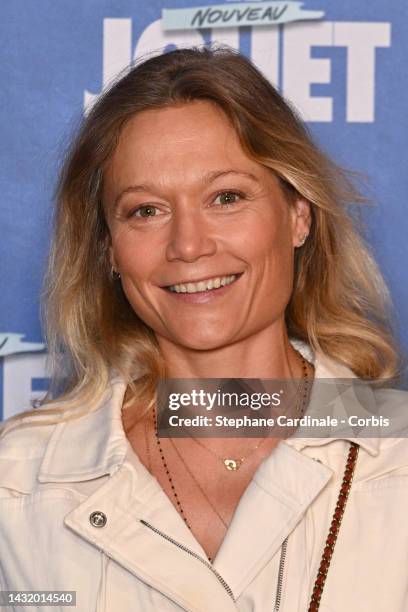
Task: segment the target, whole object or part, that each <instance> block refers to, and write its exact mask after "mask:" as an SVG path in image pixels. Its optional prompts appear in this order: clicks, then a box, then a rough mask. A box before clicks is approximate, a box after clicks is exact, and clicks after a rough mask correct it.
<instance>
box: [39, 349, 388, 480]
mask: <svg viewBox="0 0 408 612" xmlns="http://www.w3.org/2000/svg"><path fill="white" fill-rule="evenodd" d="M291 343H292V345H293V346H294V347H295V348H296V349H298V350H299V351H300V352H301V353H302V354H303V356H304V357H305V358H306V359H308V360H310V361H312V362H314V366H315V378H316V379H319V378H333V379H335V378H343V379H344V378H356V376H355V374H353V372H352V371H351V370H349V369H348V368H346V367H344V366H342V365H340V364H338V363H336V362H334V361H332V360H331V359H329V358H327V357H326V356H324V355H322V354H320V353H316V354H313V352H312V351H311V349H310V347H309V346H308V345H307V344H305V343H304V342H301V341H299V340H294V339H292V340H291ZM125 391H126V383H125V382H124V381H123V380H122V379H121V378H115V379H113V380H112V381H111V384H110V386H109V388H108V389H107V391H106V393H105V396H104V398H103V400H102V401H101V404H100V405H99V406H98V407H97V409H95V410H94V411H92V412H90V413H88V414H86V415H85V416H82V417H80V418H78V419H72V420H70V421H65V422H62V423H58V424H57V425H56V426H55V428H54V431H53V433H52V434H51V437H50V439H49V442H48V444H47V448H46V451H45V454H44V458H43V460H42V463H41V466H40V470H39V473H38V480H39V481H40V482H79V481H86V480H91V479H94V478H98V477H101V476H104V475H107V474H110V475H112V474H114V473H115V472H116V471H117V470H118V469H119V468H120V466H121V465H122V464H123V462H124V460H125V457H126V455H127V453H128V452H129V442H128V440H127V438H126V435H125V432H124V429H123V424H122V403H123V399H124V395H125ZM367 392H368V393H369V394H373V392H372V390H371V388H370V387H369V386H368V385H367ZM313 401H314V400H313V391H312V397H311V402H310V404H311V405H312V404H313ZM346 401H347V408H348V413H349V414H350V408H349V406H350V402H353V401H356V402H358V399H357V398H356V397H355V395H354V392H353V387H352V386H351V387H350V388H349V392H348V396H347V398H345V397H341V396H340V397H339V398H338V406H337V408H338V409H340V410H342V409H343V411H344V412H345V402H346ZM374 401H375V399H374V395H373V396H372V402H374ZM359 409H360V412H361V405H359ZM380 435H381V434H380V433H379V436H378V437H376V438H358V440H357V439H356V438H355V437H351V436H349V435H348V434H347V432H345V434H344V435H342V436H338V437H335V436H333V437H327V438H326V437H325V438H301V437H294V436H292V437H291V438H288V439H287V440H286V441H285V442H286V444H289V445H290V446H292V447H293V448H294V449H295V450H298V451H302V450H303V449H304V448H306V447H308V446H313V447H315V446H322V445H324V444H329V443H332V442H334V441H335V440H339V439H341V440H349V441H354V442H358V444H360V446H361V448H363V449H364V450H366V451H367V452H368V453H369V454H370V455H373V456H376V455H378V453H379V443H380V439H379V437H380Z"/></svg>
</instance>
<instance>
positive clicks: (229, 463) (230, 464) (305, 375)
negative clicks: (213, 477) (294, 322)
mask: <svg viewBox="0 0 408 612" xmlns="http://www.w3.org/2000/svg"><path fill="white" fill-rule="evenodd" d="M296 352H297V353H298V355H299V357H300V360H301V363H302V382H301V383H299V386H298V389H297V391H296V396H295V397H297V396H298V395H299V394H300V392H301V390H302V389H303V397H302V402H301V405H302V407H301V409H300V416H301V417H302V416H303V414H304V412H305V409H306V404H307V399H308V395H309V393H308V392H309V385H308V383H309V372H308V368H307V362H306V359H305V358H304V357H303V355H302V354H301V353H299V351H296ZM310 365H312V364H310ZM312 368H313V365H312ZM296 405H297V402H296ZM191 439H192V440H193V442H195V443H196V444H198V446H201V448H204V449H205V450H206V451H207V452H208V453H211V454H212V455H214V457H216V458H217V459H218V460H219V461H221V463H222V464H223V465H224V467H225V468H226V469H227V470H228V471H230V472H236V471H237V470H239V468H240V467H241V465H242V464H243V462H244V461H245V459H247V458H248V457H250V456H251V455H253V453H254V452H255V451H256V450H257V449H258V448H259V447H260V446H261V445H262V444H263V443H264V442H265V441H266V440H267V438H263V440H261V442H258V444H257V445H256V446H254V447H253V448H251V449H250V450H249V451H248V452H247V453H246V454H245V455H243V456H241V457H239V458H237V457H235V458H232V457H223V456H221V455H219V454H218V453H216V452H215V451H214V450H212V449H211V448H208V446H206V445H205V444H204V443H203V442H201V441H200V440H197V438H194V437H193V438H191Z"/></svg>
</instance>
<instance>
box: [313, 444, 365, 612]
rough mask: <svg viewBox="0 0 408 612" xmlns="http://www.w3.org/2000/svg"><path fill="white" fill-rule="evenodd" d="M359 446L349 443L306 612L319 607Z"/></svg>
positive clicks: (315, 610) (315, 611)
mask: <svg viewBox="0 0 408 612" xmlns="http://www.w3.org/2000/svg"><path fill="white" fill-rule="evenodd" d="M359 448H360V447H359V445H358V444H356V443H355V442H351V444H350V450H349V454H348V457H347V463H346V469H345V471H344V476H343V482H342V483H341V487H340V492H339V496H338V499H337V504H336V509H335V511H334V514H333V518H332V522H331V525H330V531H329V535H328V536H327V539H326V544H325V547H324V551H323V555H322V560H321V562H320V566H319V571H318V572H317V578H316V581H315V583H314V587H313V593H312V597H311V599H310V604H309V608H308V612H317V610H318V609H319V606H320V601H321V598H322V593H323V588H324V584H325V582H326V578H327V572H328V571H329V567H330V561H331V558H332V555H333V550H334V545H335V544H336V540H337V536H338V534H339V530H340V525H341V521H342V518H343V514H344V509H345V507H346V502H347V498H348V496H349V493H350V488H351V482H352V480H353V474H354V469H355V467H356V463H357V457H358V450H359Z"/></svg>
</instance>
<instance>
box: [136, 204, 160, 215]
mask: <svg viewBox="0 0 408 612" xmlns="http://www.w3.org/2000/svg"><path fill="white" fill-rule="evenodd" d="M156 213H157V208H156V206H152V205H151V204H145V205H144V206H139V207H138V208H136V209H135V210H134V211H133V212H132V213H131V215H132V217H144V218H146V217H155V216H156Z"/></svg>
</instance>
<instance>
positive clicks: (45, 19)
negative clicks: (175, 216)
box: [0, 0, 408, 418]
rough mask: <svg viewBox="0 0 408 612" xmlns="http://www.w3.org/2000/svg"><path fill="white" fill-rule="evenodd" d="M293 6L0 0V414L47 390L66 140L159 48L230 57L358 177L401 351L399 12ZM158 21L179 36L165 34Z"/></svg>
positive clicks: (403, 95)
mask: <svg viewBox="0 0 408 612" xmlns="http://www.w3.org/2000/svg"><path fill="white" fill-rule="evenodd" d="M216 5H217V6H216ZM300 5H301V3H297V2H291V1H289V2H280V3H279V4H276V3H273V2H272V3H271V2H266V1H263V0H261V1H258V2H252V3H248V2H234V3H232V2H229V1H228V0H225V1H224V2H223V1H222V0H217V2H214V3H212V4H210V3H209V2H208V1H207V2H205V1H203V2H199V1H194V0H168V1H164V0H149V2H148V3H146V2H143V1H141V0H134V1H133V2H130V1H126V0H116V1H115V2H113V1H108V0H87V1H86V2H83V0H81V1H79V0H69V1H68V0H61V1H60V2H54V0H35V1H34V0H24V2H23V1H22V0H3V1H2V3H1V4H0V48H1V57H2V61H1V63H0V79H1V83H2V94H3V95H2V103H1V105H0V120H1V124H2V137H1V140H0V155H1V177H0V180H1V193H2V201H1V205H0V227H1V234H2V240H1V241H0V266H1V270H0V271H1V279H2V291H1V295H0V418H5V417H7V416H9V415H11V414H13V413H15V412H18V411H20V410H23V409H26V408H27V407H28V405H29V401H30V399H33V398H35V397H36V396H37V395H38V394H41V393H42V391H43V390H44V389H45V388H46V373H45V369H44V368H45V354H44V351H43V340H42V334H41V328H40V322H39V294H40V287H41V277H42V274H43V271H44V265H45V259H46V254H47V250H48V247H49V231H50V219H51V201H52V192H53V188H54V184H55V177H56V174H57V169H58V165H59V163H60V160H61V157H62V154H63V151H64V148H65V145H66V143H67V141H68V139H69V135H70V133H71V131H72V129H73V127H74V126H75V125H76V124H77V122H78V120H79V119H80V117H81V115H82V113H83V112H84V109H85V107H86V106H88V105H91V104H92V102H93V101H94V99H95V97H96V96H97V95H98V94H99V93H100V91H101V90H102V88H103V87H104V86H106V85H107V84H108V83H109V81H110V80H111V79H112V78H114V76H115V75H116V74H117V73H118V71H120V70H122V69H123V68H125V67H126V65H128V64H129V62H131V61H132V59H134V58H137V57H140V56H142V55H144V54H146V53H148V52H151V51H158V50H161V49H163V48H166V47H171V46H181V45H186V44H187V45H188V44H201V43H203V42H209V41H218V42H222V43H226V44H229V45H230V46H233V47H236V48H239V49H240V50H241V51H242V52H243V53H245V54H246V55H248V56H249V57H251V58H252V60H253V61H254V62H255V63H256V64H257V65H258V66H259V67H260V69H261V70H262V71H263V72H264V73H265V74H266V75H267V77H268V78H269V79H270V80H271V81H273V82H274V84H276V85H277V86H278V87H279V88H280V90H281V91H282V92H283V93H284V94H285V95H286V96H287V97H288V98H289V99H290V100H291V101H292V102H293V103H294V104H295V106H296V107H297V108H298V110H299V111H300V112H301V114H302V116H303V117H304V119H305V120H306V121H307V122H308V124H309V127H310V128H311V130H312V132H313V133H314V135H315V137H316V139H317V140H318V142H319V143H320V144H321V146H322V147H323V148H324V149H325V150H326V151H328V152H329V153H330V154H331V155H332V156H333V157H334V158H335V159H336V160H337V161H339V162H340V163H341V164H343V165H345V166H347V167H349V168H352V169H355V170H357V171H358V172H361V173H363V174H365V175H366V176H367V177H368V184H367V193H368V195H369V196H370V198H371V201H372V205H371V206H368V207H367V208H366V210H365V211H364V222H365V225H366V231H367V238H368V240H369V242H370V243H371V245H372V248H373V251H374V253H375V255H376V258H377V261H378V262H379V263H380V266H381V269H382V271H383V274H384V276H385V278H386V280H387V282H388V284H389V287H390V289H391V293H392V296H393V299H394V302H395V305H396V309H397V319H398V320H397V321H396V323H397V327H398V329H399V333H400V337H401V340H402V343H403V346H404V347H405V348H406V349H407V348H408V329H407V323H408V308H407V306H408V288H407V285H408V283H407V279H408V273H407V268H406V259H407V256H408V248H407V235H408V222H407V213H406V209H407V205H406V194H407V192H408V180H407V172H406V169H405V150H406V145H407V144H408V143H407V133H408V129H407V128H408V125H407V124H408V119H407V108H408V100H407V92H408V71H407V70H406V42H405V34H406V28H407V25H408V13H407V11H406V4H405V2H403V1H402V0H399V1H398V0H397V1H395V2H392V3H386V2H384V1H382V2H381V1H380V0H372V1H371V2H355V0H343V1H342V2H341V3H340V2H338V1H337V0H307V1H306V2H304V3H303V7H301V6H300ZM199 7H203V8H202V10H201V12H199ZM271 7H273V10H269V9H270V8H271ZM176 9H196V11H195V12H194V11H191V10H190V12H189V13H186V12H180V10H179V11H177V12H175V10H176ZM252 9H254V10H252ZM267 9H268V11H269V12H268V11H267ZM295 9H296V10H295ZM163 10H165V11H166V14H165V20H163V19H162V16H163V14H162V11H163ZM251 10H252V12H251ZM302 11H303V12H302ZM279 14H280V15H281V17H280V20H281V21H282V22H283V21H284V20H285V19H287V18H288V17H289V16H290V15H292V17H291V18H293V15H294V16H295V17H294V18H295V19H299V18H300V17H301V18H302V19H303V20H301V21H299V20H295V21H291V22H290V21H288V22H286V23H278V17H279ZM192 15H193V16H194V15H195V17H194V19H195V21H194V23H193V26H194V27H189V23H191V16H192ZM296 15H297V17H296ZM317 17H319V18H317ZM188 19H190V22H189V21H188ZM271 19H272V21H270V20H271ZM273 19H275V20H276V21H275V22H273ZM222 20H224V21H222ZM268 20H269V21H268ZM164 21H165V22H164ZM170 24H173V27H177V28H178V29H170V30H168V29H165V28H166V27H168V26H169V25H170ZM174 24H175V26H174ZM181 25H183V27H187V29H180V26H181ZM200 26H201V27H200ZM220 26H222V27H220Z"/></svg>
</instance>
